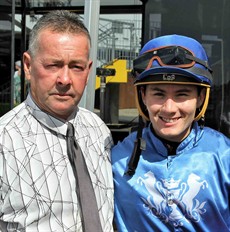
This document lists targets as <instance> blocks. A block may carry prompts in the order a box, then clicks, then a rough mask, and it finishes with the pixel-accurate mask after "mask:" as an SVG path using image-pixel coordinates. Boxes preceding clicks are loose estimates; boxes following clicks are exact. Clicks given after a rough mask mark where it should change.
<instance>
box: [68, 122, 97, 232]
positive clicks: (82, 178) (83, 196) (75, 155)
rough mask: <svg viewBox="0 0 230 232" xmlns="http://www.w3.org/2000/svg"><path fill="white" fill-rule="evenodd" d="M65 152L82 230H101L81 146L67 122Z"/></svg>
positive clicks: (94, 231) (71, 125)
mask: <svg viewBox="0 0 230 232" xmlns="http://www.w3.org/2000/svg"><path fill="white" fill-rule="evenodd" d="M67 154H68V157H69V160H70V163H71V166H72V169H73V173H74V176H75V179H76V193H77V197H78V201H79V205H80V209H81V219H82V227H83V231H84V232H101V231H102V228H101V223H100V219H99V213H98V207H97V202H96V197H95V193H94V190H93V185H92V181H91V179H90V176H89V172H88V168H87V166H86V163H85V159H84V156H83V154H82V151H81V148H80V147H79V146H78V144H77V141H76V139H75V137H74V127H73V124H72V123H68V129H67Z"/></svg>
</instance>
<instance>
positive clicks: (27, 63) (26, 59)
mask: <svg viewBox="0 0 230 232" xmlns="http://www.w3.org/2000/svg"><path fill="white" fill-rule="evenodd" d="M23 67H24V72H25V78H26V79H27V80H28V81H29V80H30V79H31V74H30V71H31V56H30V54H29V53H28V52H24V53H23Z"/></svg>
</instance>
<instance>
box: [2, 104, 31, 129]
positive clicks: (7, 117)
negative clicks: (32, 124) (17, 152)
mask: <svg viewBox="0 0 230 232" xmlns="http://www.w3.org/2000/svg"><path fill="white" fill-rule="evenodd" d="M27 114H28V111H27V109H26V107H25V104H24V103H21V104H19V105H18V106H16V107H14V108H13V109H11V110H10V111H8V112H7V113H6V114H4V115H3V116H2V117H0V132H1V131H2V129H3V128H5V127H7V126H12V125H18V124H19V122H20V121H21V120H22V119H23V118H25V117H26V116H27Z"/></svg>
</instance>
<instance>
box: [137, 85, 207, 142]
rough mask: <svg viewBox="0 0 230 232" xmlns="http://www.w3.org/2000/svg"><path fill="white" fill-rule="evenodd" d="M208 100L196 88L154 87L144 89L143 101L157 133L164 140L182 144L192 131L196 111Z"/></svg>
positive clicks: (182, 86) (191, 86)
mask: <svg viewBox="0 0 230 232" xmlns="http://www.w3.org/2000/svg"><path fill="white" fill-rule="evenodd" d="M204 97H205V90H202V91H201V93H200V95H199V96H198V90H197V87H196V86H194V85H172V84H155V85H154V84H152V85H147V86H146V91H144V90H143V89H142V99H143V102H144V103H145V105H146V107H147V110H148V112H149V118H150V121H151V122H152V126H153V129H154V131H155V133H156V134H157V135H158V136H160V137H161V138H163V139H166V140H169V141H174V142H180V141H182V140H183V139H184V138H186V137H187V135H188V134H189V132H190V128H191V125H192V123H193V121H194V117H195V113H196V109H197V108H199V107H200V106H201V105H202V103H203V101H204Z"/></svg>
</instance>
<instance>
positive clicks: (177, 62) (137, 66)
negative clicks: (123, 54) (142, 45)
mask: <svg viewBox="0 0 230 232" xmlns="http://www.w3.org/2000/svg"><path fill="white" fill-rule="evenodd" d="M154 60H157V61H158V63H159V64H160V65H161V66H173V67H179V68H191V67H193V66H194V65H195V64H196V63H198V64H201V65H203V66H204V67H205V68H206V69H208V70H209V72H210V73H212V70H211V68H210V67H209V65H208V62H207V61H203V60H201V59H199V58H197V57H195V56H194V54H193V52H191V51H189V50H188V49H186V48H184V47H181V46H166V47H160V48H157V49H151V50H149V51H146V52H145V53H143V54H142V55H141V56H140V57H138V58H136V59H135V60H134V61H133V67H134V68H133V72H134V75H138V74H140V73H142V72H143V71H145V70H147V69H149V68H152V67H154V66H153V65H152V63H153V61H154ZM207 77H208V78H210V77H209V75H207Z"/></svg>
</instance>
